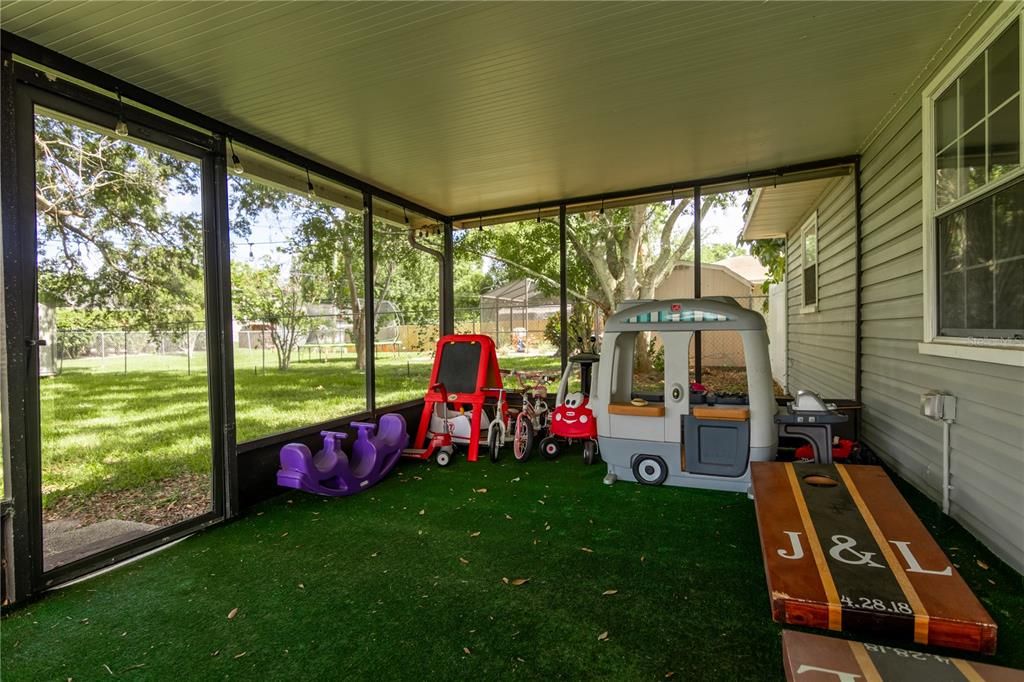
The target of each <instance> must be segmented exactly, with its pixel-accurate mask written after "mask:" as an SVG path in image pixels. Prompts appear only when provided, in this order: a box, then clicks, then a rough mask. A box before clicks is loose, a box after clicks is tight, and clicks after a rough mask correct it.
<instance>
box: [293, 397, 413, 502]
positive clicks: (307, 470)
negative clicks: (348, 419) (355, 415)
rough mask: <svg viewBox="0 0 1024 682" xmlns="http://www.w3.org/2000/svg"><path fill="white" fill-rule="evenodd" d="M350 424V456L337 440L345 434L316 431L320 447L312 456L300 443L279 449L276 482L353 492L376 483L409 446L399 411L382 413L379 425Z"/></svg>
mask: <svg viewBox="0 0 1024 682" xmlns="http://www.w3.org/2000/svg"><path fill="white" fill-rule="evenodd" d="M352 426H353V427H354V428H355V429H356V439H355V442H353V443H352V454H351V455H346V454H345V453H344V452H342V450H341V440H342V439H343V438H347V435H346V434H344V433H340V432H338V431H321V432H320V435H321V436H323V437H324V447H323V449H322V450H320V451H319V452H318V453H316V454H315V455H312V454H310V452H309V448H308V447H306V446H305V445H303V444H302V443H289V444H288V445H285V446H284V447H283V448H281V470H280V471H278V472H277V484H278V485H280V486H283V487H285V488H295V489H296V490H305V491H306V492H310V493H316V494H317V495H331V496H333V497H343V496H345V495H353V494H355V493H358V492H359V491H361V490H365V489H366V488H369V487H371V486H374V485H376V484H377V482H378V481H380V479H382V478H384V477H385V476H386V475H387V474H388V472H389V471H391V469H393V468H394V466H395V462H397V461H398V459H399V457H401V455H402V450H404V449H405V448H406V447H407V446H408V445H409V434H408V433H407V432H406V429H405V419H404V418H403V417H402V415H400V414H385V415H383V416H382V417H381V418H380V423H379V424H370V423H366V422H353V423H352ZM374 430H376V432H375V433H373V434H372V435H371V432H372V431H374Z"/></svg>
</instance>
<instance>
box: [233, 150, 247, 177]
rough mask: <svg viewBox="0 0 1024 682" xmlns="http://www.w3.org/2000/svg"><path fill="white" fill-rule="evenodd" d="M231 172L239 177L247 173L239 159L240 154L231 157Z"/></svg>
mask: <svg viewBox="0 0 1024 682" xmlns="http://www.w3.org/2000/svg"><path fill="white" fill-rule="evenodd" d="M231 170H233V171H234V172H236V173H238V174H239V175H241V174H242V173H244V172H245V167H244V166H242V160H241V159H239V158H238V154H232V155H231Z"/></svg>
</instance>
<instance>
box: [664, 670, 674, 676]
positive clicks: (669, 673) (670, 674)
mask: <svg viewBox="0 0 1024 682" xmlns="http://www.w3.org/2000/svg"><path fill="white" fill-rule="evenodd" d="M673 675H675V672H673V671H671V670H669V671H668V672H667V673H665V677H666V678H669V677H672V676H673Z"/></svg>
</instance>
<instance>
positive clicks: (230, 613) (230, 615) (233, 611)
mask: <svg viewBox="0 0 1024 682" xmlns="http://www.w3.org/2000/svg"><path fill="white" fill-rule="evenodd" d="M237 615H238V607H237V606H236V607H235V608H233V609H231V610H230V611H228V620H232V619H233V618H234V617H235V616H237Z"/></svg>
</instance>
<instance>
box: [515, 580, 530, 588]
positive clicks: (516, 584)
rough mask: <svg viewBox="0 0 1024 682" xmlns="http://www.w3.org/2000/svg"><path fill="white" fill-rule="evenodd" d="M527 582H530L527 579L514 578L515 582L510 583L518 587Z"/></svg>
mask: <svg viewBox="0 0 1024 682" xmlns="http://www.w3.org/2000/svg"><path fill="white" fill-rule="evenodd" d="M528 582H530V579H529V578H516V579H515V580H513V581H512V584H513V585H515V586H516V587H519V586H520V585H525V584H526V583H528Z"/></svg>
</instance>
